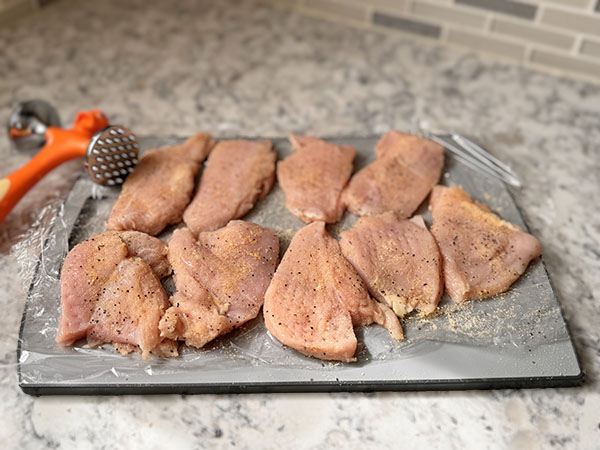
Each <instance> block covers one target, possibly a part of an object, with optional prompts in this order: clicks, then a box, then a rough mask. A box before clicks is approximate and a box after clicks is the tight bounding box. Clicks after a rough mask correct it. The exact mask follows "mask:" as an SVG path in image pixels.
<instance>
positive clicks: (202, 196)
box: [183, 140, 277, 235]
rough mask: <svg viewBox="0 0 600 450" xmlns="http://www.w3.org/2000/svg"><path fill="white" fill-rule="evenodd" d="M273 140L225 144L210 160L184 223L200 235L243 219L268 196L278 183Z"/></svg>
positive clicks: (214, 152)
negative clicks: (275, 181)
mask: <svg viewBox="0 0 600 450" xmlns="http://www.w3.org/2000/svg"><path fill="white" fill-rule="evenodd" d="M276 159H277V155H276V154H275V151H274V150H273V148H272V145H271V141H268V140H266V141H243V140H239V141H221V142H219V143H218V144H217V145H216V147H215V148H214V150H213V151H212V153H211V155H210V157H209V158H208V161H207V167H206V169H205V170H204V173H203V174H202V179H201V180H200V186H199V187H198V192H197V193H196V196H195V197H194V199H193V200H192V202H191V203H190V205H189V206H188V207H187V209H186V210H185V213H184V215H183V220H184V222H185V224H186V225H187V226H188V228H189V229H190V230H191V231H192V233H194V234H195V235H198V233H200V232H201V231H213V230H216V229H218V228H221V227H222V226H224V225H225V224H226V223H227V222H229V221H230V220H232V219H237V218H240V217H242V216H243V215H244V214H246V213H247V212H248V211H250V210H251V209H252V207H253V206H254V204H255V203H256V202H257V201H258V200H260V199H262V198H263V197H264V196H266V195H267V194H268V193H269V191H270V190H271V188H272V187H273V182H274V180H275V160H276Z"/></svg>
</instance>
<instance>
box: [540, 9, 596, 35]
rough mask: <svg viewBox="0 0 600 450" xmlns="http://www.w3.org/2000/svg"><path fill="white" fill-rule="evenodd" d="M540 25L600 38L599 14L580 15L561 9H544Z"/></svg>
mask: <svg viewBox="0 0 600 450" xmlns="http://www.w3.org/2000/svg"><path fill="white" fill-rule="evenodd" d="M542 23H543V24H548V25H552V26H555V27H559V28H563V29H567V30H572V31H574V32H576V33H588V34H591V35H596V36H600V14H580V13H576V12H569V11H564V10H562V9H554V8H546V9H545V10H544V13H543V14H542Z"/></svg>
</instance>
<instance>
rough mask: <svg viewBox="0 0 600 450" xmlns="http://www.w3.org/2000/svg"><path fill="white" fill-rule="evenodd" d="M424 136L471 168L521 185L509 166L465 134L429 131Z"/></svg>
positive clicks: (514, 184)
mask: <svg viewBox="0 0 600 450" xmlns="http://www.w3.org/2000/svg"><path fill="white" fill-rule="evenodd" d="M426 136H427V137H428V138H429V139H431V140H432V141H434V142H437V143H438V144H440V145H442V146H444V147H445V148H446V149H447V150H449V151H450V152H451V153H452V155H453V156H454V157H455V158H456V159H457V160H458V161H460V162H461V163H463V164H464V165H466V166H468V167H470V168H471V169H474V170H479V171H481V172H484V173H486V174H488V175H490V176H492V177H494V178H498V179H499V180H502V181H504V182H505V183H507V184H510V185H511V186H515V187H521V186H522V185H521V182H520V181H519V178H518V176H517V174H516V173H515V172H514V171H513V170H512V169H511V168H510V167H509V166H507V165H506V164H504V163H503V162H502V161H500V160H498V159H497V158H495V157H494V156H493V155H490V154H489V153H488V152H487V151H486V150H484V149H483V148H482V147H481V146H479V145H477V144H476V143H475V142H473V141H471V140H470V139H468V138H466V137H465V136H462V135H460V134H458V133H454V132H452V133H449V134H433V133H429V134H426Z"/></svg>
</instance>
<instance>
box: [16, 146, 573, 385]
mask: <svg viewBox="0 0 600 450" xmlns="http://www.w3.org/2000/svg"><path fill="white" fill-rule="evenodd" d="M333 140H334V141H335V142H336V143H340V144H346V145H353V146H355V147H356V148H357V149H358V155H357V158H356V161H355V166H356V169H357V170H358V169H359V168H361V167H363V166H364V165H366V164H368V163H369V162H370V161H371V160H372V159H373V154H372V149H373V147H374V146H375V143H376V141H377V139H376V138H340V139H333ZM181 141H182V140H181V139H175V138H146V139H142V140H141V143H142V148H144V149H150V148H155V147H160V146H164V145H171V144H174V143H178V142H181ZM274 145H275V147H276V149H277V152H278V154H279V158H280V159H281V158H284V157H285V156H286V155H288V154H289V153H290V147H289V144H288V142H287V140H284V139H274ZM441 182H442V183H443V184H446V185H462V186H463V187H464V188H465V189H466V190H467V191H468V192H469V193H470V194H471V195H472V196H473V197H474V198H476V199H478V200H480V201H483V202H485V203H487V204H488V205H490V207H491V208H492V209H493V210H494V211H496V212H497V213H498V214H499V215H500V216H501V217H502V218H504V219H506V220H509V221H511V222H513V223H516V224H518V225H520V226H522V227H525V224H524V223H523V219H522V217H521V215H520V213H519V211H518V209H517V207H516V205H515V203H514V201H513V199H512V197H511V195H510V193H509V192H508V190H507V189H506V188H505V186H504V185H503V184H502V183H501V182H499V181H497V180H495V179H492V178H488V177H485V176H483V175H481V174H479V173H477V172H474V171H473V170H471V169H469V168H467V167H464V166H462V165H460V164H459V163H456V162H455V161H454V160H452V159H451V158H450V157H446V165H445V170H444V175H443V176H442V180H441ZM117 195H118V189H116V188H107V187H101V186H98V185H95V184H94V183H93V182H92V181H91V180H90V179H89V178H87V176H85V175H82V177H81V178H80V179H79V180H78V181H77V182H76V184H75V185H74V187H73V189H72V191H71V193H70V195H69V196H68V198H67V200H66V202H65V205H64V208H63V211H62V213H60V214H59V216H58V217H57V219H56V220H55V221H54V224H53V227H52V229H51V230H49V233H48V238H47V240H46V241H45V243H44V249H43V252H42V254H41V256H40V261H39V263H38V266H37V270H36V273H35V276H34V279H33V282H32V284H31V289H30V292H29V297H28V301H27V305H26V308H25V311H24V314H23V321H22V326H21V333H20V340H19V347H18V353H19V355H18V357H19V380H20V386H21V388H22V389H23V391H24V392H26V393H30V394H36V395H41V394H147V393H227V392H285V391H365V390H427V389H481V388H507V387H549V386H573V385H577V384H580V383H581V382H582V380H583V374H582V371H581V369H580V366H579V364H578V361H577V357H576V354H575V350H574V347H573V344H572V342H571V340H570V337H569V333H568V330H567V326H566V324H565V321H564V318H563V316H562V314H561V309H560V305H559V302H558V300H557V298H556V296H555V294H554V292H553V290H552V287H551V284H550V280H549V279H548V274H547V273H546V270H545V267H544V264H543V261H542V260H539V261H536V262H535V263H533V264H532V265H531V266H530V267H529V269H528V270H527V272H526V273H525V275H524V276H523V277H521V279H520V280H519V281H517V282H516V283H515V284H514V285H513V287H512V288H511V289H510V291H509V292H508V293H506V294H504V295H501V296H498V297H496V298H493V299H489V300H485V301H479V302H469V303H466V304H464V305H460V306H457V305H455V304H453V303H452V302H451V301H450V300H449V299H448V298H447V297H446V296H444V298H443V299H442V302H441V304H440V308H439V309H440V314H438V315H437V316H435V317H433V318H429V319H418V318H409V319H408V320H406V321H405V323H404V329H405V334H406V340H405V341H403V342H400V343H398V342H395V341H393V340H392V339H391V338H390V337H389V335H388V333H387V332H386V331H385V330H383V329H382V328H381V327H378V326H371V327H366V328H357V330H356V331H357V335H358V338H359V349H358V352H357V358H358V361H357V362H355V363H348V364H344V363H329V362H325V361H320V360H316V359H312V358H308V357H305V356H302V355H300V354H298V353H297V352H295V351H293V350H291V349H288V348H285V347H284V346H282V345H281V344H280V343H279V342H278V341H276V340H275V339H274V338H272V337H271V336H270V335H269V334H268V333H267V331H266V329H265V327H264V324H263V320H262V314H261V315H260V316H259V317H258V318H257V319H255V320H254V321H252V322H250V323H248V324H246V325H245V326H244V327H242V328H241V329H239V330H237V331H235V332H234V333H232V334H230V335H228V336H225V337H223V338H221V339H218V340H217V341H215V342H213V343H211V344H209V345H208V346H207V347H205V348H204V349H202V350H196V349H188V348H183V351H182V355H181V356H180V357H179V358H171V359H161V358H156V357H154V356H153V357H151V359H150V360H146V361H144V360H142V359H141V357H140V355H138V354H132V355H129V356H121V355H120V354H118V353H116V352H115V351H114V350H113V349H112V347H111V346H105V347H104V348H93V349H90V348H86V346H85V342H79V343H77V344H76V345H75V346H74V347H67V348H64V347H61V346H59V345H57V344H56V343H55V341H54V337H55V335H56V328H57V323H58V315H59V305H60V300H59V292H60V291H59V274H60V267H61V264H62V261H63V260H64V257H65V255H66V253H67V251H68V250H69V249H70V248H72V247H73V246H74V245H76V244H77V243H78V242H81V241H82V240H84V239H86V238H88V237H90V236H92V235H94V234H96V233H99V232H101V231H103V230H104V221H105V219H106V217H107V215H108V212H109V211H110V208H111V206H112V204H113V203H114V201H115V199H116V197H117ZM419 212H420V213H422V214H424V216H425V219H426V221H429V215H428V213H427V211H426V207H425V205H421V208H420V210H419ZM244 219H245V220H248V221H252V222H256V223H258V224H260V225H264V226H268V227H272V228H274V229H275V230H276V231H277V233H278V234H279V237H280V242H281V247H282V252H283V251H284V250H285V248H287V245H288V244H289V241H290V239H291V237H292V236H293V234H294V233H295V232H296V231H297V230H298V229H300V228H301V227H302V226H303V223H302V222H301V221H300V220H299V219H297V218H296V217H294V216H293V215H292V214H290V213H289V212H288V211H287V210H286V208H285V205H284V197H283V192H282V191H281V189H280V188H279V186H278V185H275V187H274V189H273V190H272V191H271V193H270V194H269V195H268V196H267V197H266V198H265V199H264V200H262V201H261V202H259V203H258V204H257V206H256V207H255V208H254V209H253V210H252V211H251V212H250V213H249V214H248V215H247V216H246V217H245V218H244ZM355 220H356V217H354V216H352V215H350V214H346V215H345V216H344V218H343V220H342V221H341V222H340V223H339V224H336V225H334V226H331V227H329V230H330V232H331V233H332V234H333V235H334V236H337V234H338V233H339V231H340V230H344V229H348V228H350V227H351V226H352V224H353V223H354V221H355ZM171 232H172V229H171V230H167V231H166V232H165V233H163V235H161V237H162V238H163V239H167V238H168V236H169V235H170V233H171ZM165 287H166V288H167V290H171V289H172V284H171V283H169V282H167V283H166V285H165Z"/></svg>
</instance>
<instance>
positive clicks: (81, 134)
mask: <svg viewBox="0 0 600 450" xmlns="http://www.w3.org/2000/svg"><path fill="white" fill-rule="evenodd" d="M107 126H108V119H107V118H106V116H105V115H104V114H103V113H102V111H99V110H97V109H95V110H92V111H82V112H80V113H78V114H77V117H76V118H75V122H74V123H73V128H71V129H70V130H65V129H63V128H58V127H48V129H47V130H46V134H45V138H46V145H44V147H43V148H42V149H41V150H40V151H39V152H38V154H37V155H35V157H34V158H33V159H32V160H31V161H29V162H28V163H27V164H25V165H24V166H23V167H21V168H20V169H17V170H16V171H14V172H13V173H11V174H10V175H8V176H7V177H5V178H2V179H0V222H2V221H3V220H4V218H5V217H6V216H7V215H8V213H9V212H10V211H11V210H12V209H13V207H14V206H15V205H16V204H17V203H18V202H19V200H21V198H22V197H23V196H24V195H25V194H26V193H27V191H29V189H31V188H32V187H33V186H34V185H35V184H36V183H37V182H38V181H40V180H41V179H42V178H43V177H44V175H46V174H47V173H48V172H50V171H51V170H52V169H54V168H55V167H57V166H59V165H60V164H62V163H64V162H66V161H69V160H71V159H74V158H79V157H81V156H85V154H86V150H87V147H88V145H89V143H90V140H91V139H92V136H94V134H96V133H97V132H99V131H100V130H102V129H104V128H106V127H107Z"/></svg>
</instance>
